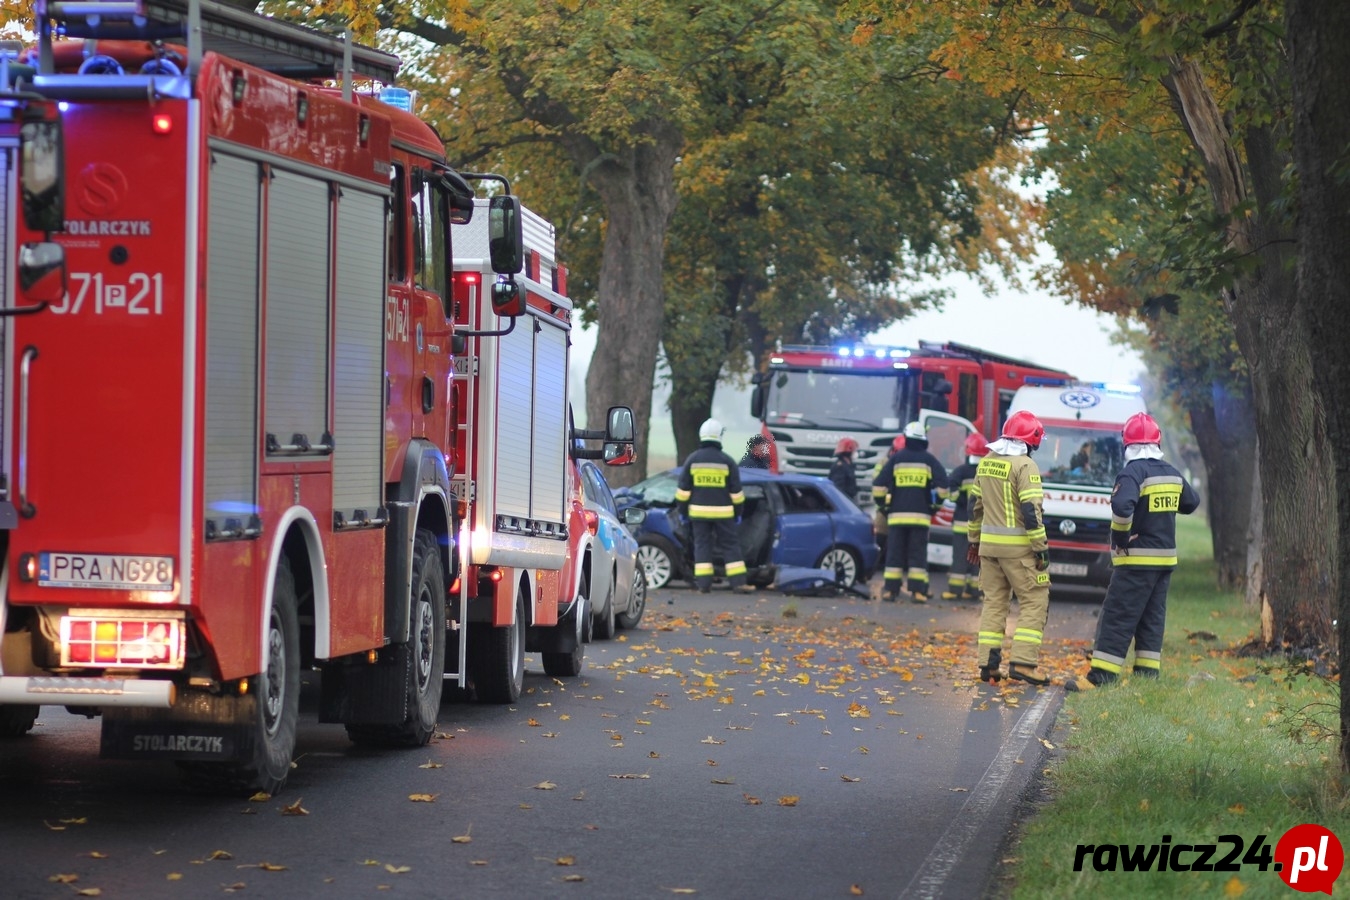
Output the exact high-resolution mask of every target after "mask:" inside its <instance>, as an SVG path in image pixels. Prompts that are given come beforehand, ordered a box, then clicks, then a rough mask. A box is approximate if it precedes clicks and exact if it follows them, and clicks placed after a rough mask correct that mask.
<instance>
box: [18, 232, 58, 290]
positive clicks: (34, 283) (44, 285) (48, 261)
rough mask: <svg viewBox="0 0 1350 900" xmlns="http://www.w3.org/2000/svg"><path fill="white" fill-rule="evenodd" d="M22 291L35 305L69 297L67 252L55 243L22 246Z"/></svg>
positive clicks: (20, 278) (20, 271)
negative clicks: (67, 288)
mask: <svg viewBox="0 0 1350 900" xmlns="http://www.w3.org/2000/svg"><path fill="white" fill-rule="evenodd" d="M19 289H20V290H21V291H23V295H24V298H25V299H27V300H30V301H33V302H37V303H42V302H46V303H58V302H60V300H61V298H62V297H64V296H65V294H66V249H65V248H64V247H62V246H61V245H60V244H57V243H54V242H52V241H43V242H40V243H32V244H22V245H20V247H19Z"/></svg>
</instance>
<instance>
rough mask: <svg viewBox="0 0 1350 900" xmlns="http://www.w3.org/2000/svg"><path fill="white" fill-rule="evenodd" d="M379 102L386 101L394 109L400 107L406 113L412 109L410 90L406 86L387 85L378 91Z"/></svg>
mask: <svg viewBox="0 0 1350 900" xmlns="http://www.w3.org/2000/svg"><path fill="white" fill-rule="evenodd" d="M380 102H381V103H387V104H389V105H390V106H392V107H394V108H395V109H401V110H403V111H404V112H406V113H410V112H412V111H413V108H412V107H413V95H412V91H410V90H408V89H407V88H400V87H387V88H385V89H384V90H382V91H380Z"/></svg>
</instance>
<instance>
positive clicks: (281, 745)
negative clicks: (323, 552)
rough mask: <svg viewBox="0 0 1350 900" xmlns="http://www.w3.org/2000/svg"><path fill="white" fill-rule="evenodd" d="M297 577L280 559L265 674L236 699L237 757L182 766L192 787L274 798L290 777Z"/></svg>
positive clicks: (296, 682) (296, 711)
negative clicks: (240, 716) (240, 715)
mask: <svg viewBox="0 0 1350 900" xmlns="http://www.w3.org/2000/svg"><path fill="white" fill-rule="evenodd" d="M298 606H299V603H298V601H297V599H296V593H295V577H294V576H293V575H292V574H291V566H290V561H289V560H288V559H287V558H286V557H285V556H283V557H282V558H281V563H280V564H279V565H278V566H277V576H276V583H275V585H273V590H272V614H271V615H270V616H269V617H268V621H267V646H268V660H267V670H266V671H264V672H260V673H259V674H258V675H257V677H255V678H254V679H253V685H254V687H253V690H252V692H251V693H250V694H249V695H248V696H247V697H243V698H239V699H240V700H242V701H245V703H243V704H241V708H242V709H243V710H245V711H246V712H247V719H246V720H244V721H241V722H239V729H240V732H241V735H240V736H241V744H242V747H243V749H242V750H241V756H240V758H239V759H238V760H235V761H233V762H180V763H179V766H180V768H181V769H182V770H183V774H184V776H185V777H186V778H187V780H188V782H189V783H190V784H191V785H193V786H194V787H197V788H200V789H205V790H209V791H212V792H222V793H236V792H237V793H241V794H250V793H256V792H258V791H263V792H265V793H268V794H274V795H275V794H277V793H279V792H280V791H281V789H282V787H283V786H284V785H285V784H286V778H287V776H288V775H290V772H291V756H292V755H293V754H294V752H295V734H296V728H297V721H298V720H299V718H300V618H299V613H298V612H297V609H298Z"/></svg>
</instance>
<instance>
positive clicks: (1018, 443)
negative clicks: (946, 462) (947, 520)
mask: <svg viewBox="0 0 1350 900" xmlns="http://www.w3.org/2000/svg"><path fill="white" fill-rule="evenodd" d="M1044 436H1045V428H1044V427H1043V426H1042V425H1041V423H1040V420H1039V419H1037V418H1036V417H1035V416H1033V415H1032V414H1031V413H1029V412H1027V411H1025V410H1022V411H1020V412H1015V413H1013V414H1012V415H1011V416H1009V417H1008V421H1007V422H1005V423H1004V425H1003V435H1002V437H1000V438H999V439H998V440H997V441H994V443H992V444H990V445H989V454H988V455H987V456H985V458H984V459H982V460H980V464H979V467H978V468H977V469H976V471H975V486H974V489H973V490H972V492H971V508H970V526H969V539H970V547H969V549H968V550H967V553H966V559H967V560H968V561H969V562H971V563H972V564H976V563H978V564H979V566H980V587H981V588H982V589H983V590H984V603H983V605H982V610H981V613H980V634H979V659H980V680H981V681H987V682H990V683H991V684H992V683H993V682H995V681H998V680H999V679H1000V678H1001V677H1003V676H1002V674H1001V673H1000V672H999V666H1000V665H1001V664H1002V662H1003V635H1004V631H1005V629H1006V627H1007V623H1008V611H1009V607H1010V606H1011V605H1012V597H1013V595H1014V594H1016V595H1017V603H1018V613H1017V628H1016V630H1015V631H1014V632H1013V641H1012V659H1011V661H1010V662H1009V663H1008V677H1009V678H1011V679H1014V680H1016V681H1025V682H1027V683H1028V684H1049V682H1050V679H1048V678H1042V677H1040V676H1038V675H1037V674H1036V663H1037V660H1038V659H1039V656H1040V649H1041V640H1042V638H1043V637H1044V632H1045V620H1046V618H1047V617H1048V616H1049V613H1050V575H1049V574H1048V572H1047V571H1046V570H1047V569H1049V567H1050V545H1049V543H1048V542H1047V541H1046V537H1045V522H1044V520H1043V519H1042V518H1041V470H1040V468H1039V467H1037V465H1036V463H1034V462H1033V461H1032V459H1031V454H1032V452H1034V451H1035V450H1036V449H1037V448H1038V447H1040V446H1041V438H1043V437H1044Z"/></svg>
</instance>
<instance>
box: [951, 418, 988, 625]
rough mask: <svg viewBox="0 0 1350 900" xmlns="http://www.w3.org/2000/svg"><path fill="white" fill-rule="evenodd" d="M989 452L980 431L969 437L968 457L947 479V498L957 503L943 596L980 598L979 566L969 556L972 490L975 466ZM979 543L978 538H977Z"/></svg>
mask: <svg viewBox="0 0 1350 900" xmlns="http://www.w3.org/2000/svg"><path fill="white" fill-rule="evenodd" d="M988 452H989V443H988V442H987V441H986V440H985V439H984V436H983V435H981V434H979V433H978V432H973V433H971V434H970V435H969V436H968V437H967V438H966V461H965V462H963V463H961V465H959V466H957V467H956V468H955V469H952V476H951V478H950V479H949V480H948V482H947V499H948V500H949V501H950V502H952V503H953V504H955V507H956V508H955V509H954V510H953V511H952V567H951V568H950V569H949V570H948V571H947V589H946V590H945V591H943V592H942V599H943V600H960V599H961V598H962V596H963V595H964V596H965V597H966V598H968V599H970V600H976V601H978V600H981V599H982V597H981V595H980V567H979V566H978V565H971V564H970V563H969V562H967V560H966V549H967V548H968V547H969V546H970V537H969V532H970V493H971V489H972V488H974V487H975V468H976V466H978V465H979V464H980V460H981V459H982V458H983V457H984V456H985V454H987V453H988ZM977 543H978V542H977Z"/></svg>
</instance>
